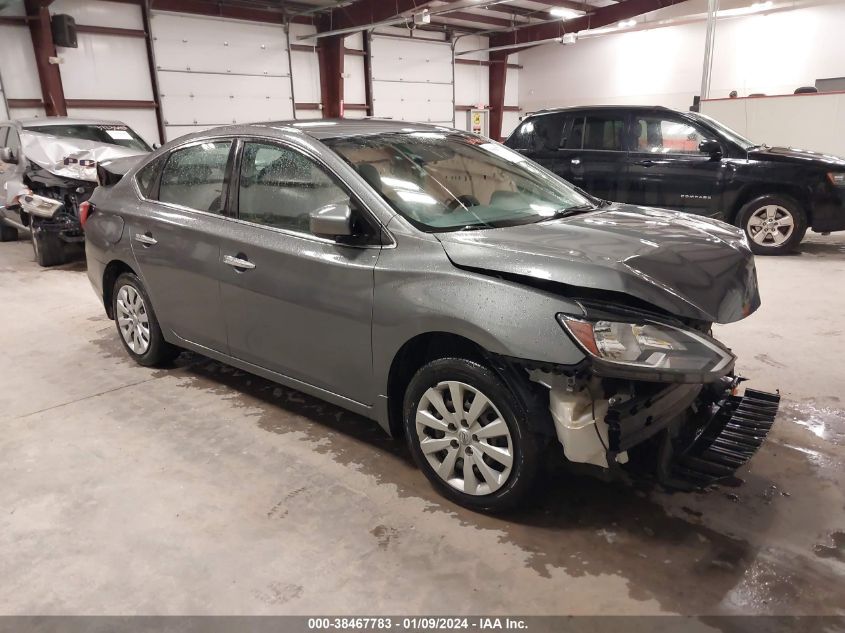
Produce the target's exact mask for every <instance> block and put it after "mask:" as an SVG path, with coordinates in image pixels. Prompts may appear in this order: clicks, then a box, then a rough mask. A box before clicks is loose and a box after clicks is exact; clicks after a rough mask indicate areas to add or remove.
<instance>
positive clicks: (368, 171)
mask: <svg viewBox="0 0 845 633" xmlns="http://www.w3.org/2000/svg"><path fill="white" fill-rule="evenodd" d="M357 169H358V173H359V174H361V177H362V178H363V179H364V180H366V181H367V183H369V185H370V186H371V187H372V188H373V189H375V190H376V191H378V192H379V193H381V174H379V173H378V169H376V168H375V167H374V166H373V165H370V164H369V163H361V164H359V165H358V166H357Z"/></svg>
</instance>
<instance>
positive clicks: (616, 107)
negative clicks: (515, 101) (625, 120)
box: [526, 105, 683, 117]
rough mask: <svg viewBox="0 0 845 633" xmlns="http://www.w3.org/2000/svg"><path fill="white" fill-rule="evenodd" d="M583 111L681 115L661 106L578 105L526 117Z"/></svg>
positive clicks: (543, 111) (548, 109) (535, 111)
mask: <svg viewBox="0 0 845 633" xmlns="http://www.w3.org/2000/svg"><path fill="white" fill-rule="evenodd" d="M584 110H592V111H594V110H610V111H613V110H663V111H665V112H676V113H679V114H683V112H681V111H680V110H673V109H672V108H667V107H666V106H661V105H579V106H563V107H560V108H543V109H542V110H533V111H531V112H528V113H527V114H526V117H529V116H534V115H538V114H556V113H559V112H580V111H584Z"/></svg>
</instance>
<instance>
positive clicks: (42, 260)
mask: <svg viewBox="0 0 845 633" xmlns="http://www.w3.org/2000/svg"><path fill="white" fill-rule="evenodd" d="M150 151H151V149H150V146H149V145H147V144H146V142H144V140H143V139H142V138H141V137H140V136H138V134H136V133H135V132H134V131H133V130H132V129H131V128H130V127H129V126H127V125H126V124H125V123H122V122H121V121H101V120H90V119H74V118H68V117H47V118H41V119H15V120H13V121H0V242H8V241H12V240H16V239H18V232H19V231H24V232H26V233H29V234H30V235H31V236H32V248H33V251H34V253H35V259H36V261H37V262H38V263H39V264H40V265H41V266H55V265H57V264H61V263H63V262H65V261H66V259H67V257H68V255H69V254H70V252H71V251H72V250H73V245H74V244H80V245H81V244H82V242H83V241H84V239H85V237H84V235H83V234H82V229H81V227H80V220H79V207H80V205H81V204H82V203H83V202H85V201H86V200H87V199H88V197H89V196H90V195H91V193H92V192H93V191H94V187H96V185H97V172H96V166H97V164H98V163H99V162H101V161H104V160H110V159H116V158H120V157H129V156H137V155H143V154H146V153H148V152H150ZM77 250H80V251H81V249H77Z"/></svg>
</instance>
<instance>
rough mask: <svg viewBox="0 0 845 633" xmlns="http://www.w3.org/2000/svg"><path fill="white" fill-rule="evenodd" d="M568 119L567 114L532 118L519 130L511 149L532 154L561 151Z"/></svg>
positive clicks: (514, 136) (542, 115)
mask: <svg viewBox="0 0 845 633" xmlns="http://www.w3.org/2000/svg"><path fill="white" fill-rule="evenodd" d="M568 119H569V117H568V116H567V115H565V114H541V115H539V116H534V117H531V118H530V119H528V120H527V121H525V122H523V124H522V125H521V126H520V127H519V129H517V131H516V133H515V134H514V135H513V137H512V138H513V141H512V142H511V143H510V147H512V148H513V149H521V150H527V151H532V152H553V151H555V150H557V149H560V147H562V142H563V137H564V130H565V129H566V127H567V123H568Z"/></svg>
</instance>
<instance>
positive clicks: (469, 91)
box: [455, 64, 490, 106]
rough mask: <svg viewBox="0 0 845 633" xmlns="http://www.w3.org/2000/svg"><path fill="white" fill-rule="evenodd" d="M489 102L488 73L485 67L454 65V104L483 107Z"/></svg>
mask: <svg viewBox="0 0 845 633" xmlns="http://www.w3.org/2000/svg"><path fill="white" fill-rule="evenodd" d="M489 101H490V71H489V68H488V67H487V66H470V65H468V64H455V103H456V104H457V105H462V106H466V105H472V106H474V105H479V104H481V105H484V106H486V105H487V104H488V103H489Z"/></svg>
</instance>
